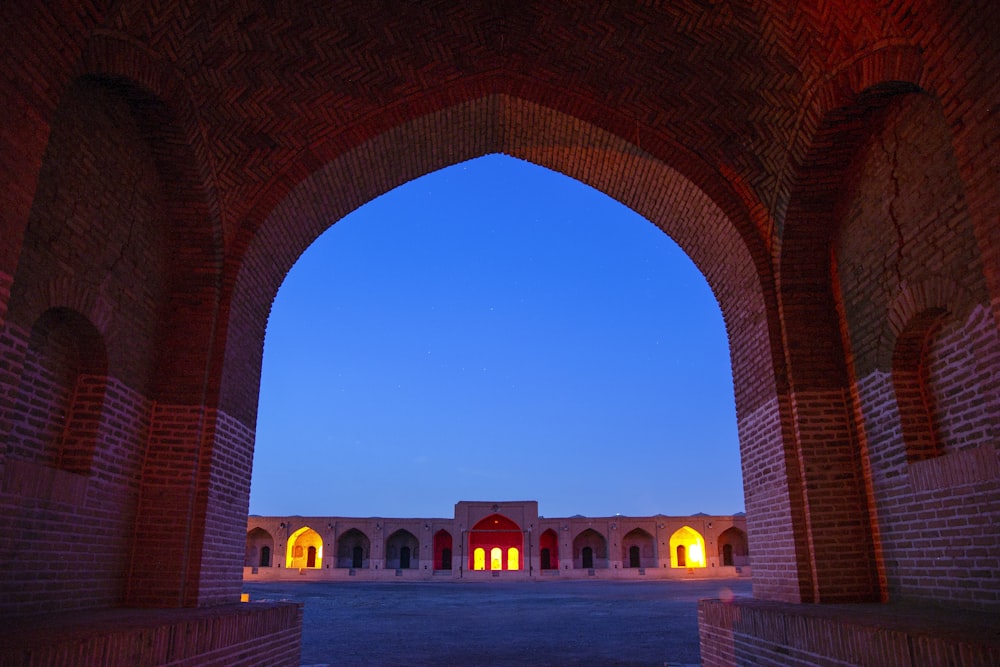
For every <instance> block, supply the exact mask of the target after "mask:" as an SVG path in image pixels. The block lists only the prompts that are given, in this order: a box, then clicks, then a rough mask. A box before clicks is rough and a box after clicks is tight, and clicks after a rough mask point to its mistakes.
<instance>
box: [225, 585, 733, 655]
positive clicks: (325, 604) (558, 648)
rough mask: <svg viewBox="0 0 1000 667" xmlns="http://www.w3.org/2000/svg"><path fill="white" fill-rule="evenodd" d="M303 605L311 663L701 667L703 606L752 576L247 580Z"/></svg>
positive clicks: (253, 591)
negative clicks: (700, 608) (700, 604)
mask: <svg viewBox="0 0 1000 667" xmlns="http://www.w3.org/2000/svg"><path fill="white" fill-rule="evenodd" d="M244 592H247V593H249V594H250V600H251V602H253V601H255V600H256V601H264V600H294V601H296V602H303V603H305V612H304V620H303V631H302V664H303V665H331V666H332V665H385V666H389V665H408V666H412V665H476V666H479V665H482V666H488V665H494V666H497V667H499V666H503V665H656V666H657V667H662V666H663V665H671V666H673V665H696V664H699V663H700V655H699V650H698V618H697V602H698V600H699V599H701V598H719V597H732V596H740V597H749V596H750V581H749V580H746V579H740V580H734V579H712V580H707V579H706V580H698V581H641V582H631V581H629V582H620V581H619V582H609V581H593V580H584V581H555V582H553V581H544V582H475V583H471V582H431V583H412V582H407V583H403V582H399V583H396V582H383V583H367V582H365V583H353V582H348V583H341V582H336V583H334V582H327V583H247V584H246V585H245V586H244Z"/></svg>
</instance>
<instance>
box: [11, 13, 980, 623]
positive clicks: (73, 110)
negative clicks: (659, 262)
mask: <svg viewBox="0 0 1000 667" xmlns="http://www.w3.org/2000/svg"><path fill="white" fill-rule="evenodd" d="M997 24H1000V5H997V4H996V3H993V2H987V1H986V0H978V1H973V2H965V3H933V2H931V3H923V2H921V3H916V2H908V1H903V0H897V1H893V2H889V3H880V4H876V3H868V2H827V1H810V2H763V1H761V2H754V1H748V2H737V3H720V4H713V5H710V6H709V5H705V3H702V2H697V1H695V0H680V1H678V2H670V3H654V4H652V5H651V4H647V3H627V2H626V3H583V4H576V5H573V6H566V5H560V4H552V3H543V2H527V3H516V6H515V5H512V4H510V3H457V2H450V1H444V0H440V1H437V2H427V3H419V4H415V3H402V4H395V3H389V4H384V3H368V2H356V3H346V4H341V5H338V7H337V8H336V11H331V9H330V7H329V3H325V2H312V1H304V2H298V3H264V4H260V3H253V2H244V1H242V0H236V1H235V2H231V3H227V4H225V5H214V4H197V3H196V4H190V3H177V2H171V1H169V0H163V1H162V2H153V3H150V2H131V1H125V2H117V3H105V2H101V1H97V2H84V3H68V2H65V3H62V2H51V3H38V2H31V1H30V0H13V1H11V2H6V3H2V5H0V36H2V39H0V62H3V63H4V65H3V68H4V76H3V77H0V179H2V181H3V186H4V187H3V188H0V359H2V364H0V442H2V443H3V444H2V449H0V472H2V474H0V481H2V486H0V522H2V526H0V528H2V530H0V534H2V535H3V538H2V540H3V541H2V542H0V582H2V590H0V593H2V595H0V600H2V602H0V614H2V616H4V617H11V616H15V615H25V614H35V613H41V612H43V611H50V610H52V609H60V608H102V607H113V606H116V605H120V604H123V603H126V602H127V603H129V604H136V605H154V606H198V605H212V604H216V603H220V602H227V601H231V600H232V599H233V598H234V596H235V594H236V592H237V589H238V565H239V563H240V562H241V554H242V549H243V535H242V526H243V517H242V516H241V515H242V514H244V513H245V511H246V504H247V494H248V490H249V477H250V461H251V460H252V448H253V431H254V426H255V419H256V404H257V389H258V382H259V377H260V361H261V355H262V343H263V335H264V329H265V326H266V322H267V316H268V312H269V309H270V304H271V301H272V300H273V298H274V295H275V294H276V291H277V288H278V286H279V285H280V283H281V281H282V280H283V278H284V275H285V274H286V272H287V271H288V270H289V268H290V267H291V266H292V264H293V263H294V261H295V260H296V258H297V257H298V256H299V255H300V254H301V252H302V251H303V250H304V249H305V248H306V247H308V245H309V244H310V243H311V242H312V241H313V240H314V239H315V238H316V237H317V236H318V235H319V234H320V233H321V232H322V231H323V230H324V229H325V228H326V227H327V226H328V225H330V224H332V223H334V222H335V221H336V220H337V219H339V218H340V217H342V216H343V215H345V214H347V213H348V212H350V211H351V210H353V209H355V208H357V207H358V206H360V205H362V204H364V203H365V202H366V201H369V200H370V199H372V198H373V197H376V196H378V195H379V194H381V193H383V192H386V191H387V190H389V189H391V188H393V187H396V186H398V185H401V184H403V183H405V182H407V181H408V180H411V179H413V178H415V177H417V176H420V175H421V174H424V173H427V172H429V171H432V170H435V169H438V168H441V167H443V166H446V165H449V164H453V163H455V162H457V161H461V160H465V159H470V158H474V157H477V156H480V155H484V154H487V153H494V152H501V153H505V154H508V155H512V156H515V157H518V158H521V159H525V160H529V161H532V162H535V163H537V164H541V165H544V166H546V167H549V168H551V169H554V170H557V171H559V172H562V173H564V174H567V175H569V176H571V177H573V178H577V179H579V180H580V181H582V182H584V183H587V184H590V185H592V186H593V187H595V188H598V189H600V190H602V191H604V192H606V193H608V194H609V195H611V196H612V197H615V198H616V199H618V200H620V201H622V202H623V203H625V204H627V205H628V206H630V207H632V208H634V209H635V210H637V211H638V212H640V213H641V214H642V215H644V216H646V217H647V218H648V219H649V220H650V221H651V222H652V223H653V224H655V225H657V226H658V227H660V228H661V229H663V230H664V231H665V232H666V233H668V234H670V235H671V236H672V237H673V238H674V239H675V240H677V242H678V243H679V244H680V245H681V247H682V248H684V250H685V251H686V252H687V253H688V254H689V255H690V256H691V257H692V259H693V260H694V261H695V263H696V264H697V265H698V266H699V268H700V269H701V270H702V271H703V272H704V274H705V276H706V278H707V279H708V282H709V284H710V285H711V287H712V289H713V291H714V293H715V295H716V298H717V299H718V301H719V304H720V307H721V309H722V312H723V315H724V318H725V322H726V327H727V332H728V335H729V340H730V346H731V354H732V361H733V376H734V381H735V397H734V398H735V401H736V407H737V415H738V421H739V433H740V447H741V456H742V461H743V472H744V482H745V489H746V498H747V510H748V514H749V516H748V528H749V533H750V535H749V539H750V550H751V554H752V558H753V571H754V579H755V581H754V590H755V594H756V595H757V596H758V597H760V598H765V599H771V600H781V601H787V602H800V601H816V602H834V601H865V600H925V601H934V602H937V603H943V604H951V605H955V606H962V607H975V608H984V609H995V608H997V606H998V605H1000V589H998V584H997V579H996V577H995V576H994V575H993V574H992V573H995V572H996V571H997V570H998V569H1000V568H998V565H1000V563H998V561H997V556H996V554H997V553H1000V538H998V536H997V533H996V531H995V530H991V526H992V525H995V524H996V523H997V521H998V519H1000V481H998V475H997V470H998V468H1000V463H998V459H997V442H998V433H997V430H996V429H997V427H996V424H997V423H998V422H1000V419H998V417H997V415H998V412H1000V371H998V369H1000V333H998V322H1000V192H998V188H1000V185H998V184H1000V178H998V163H997V155H998V152H997V146H998V145H1000V123H997V122H996V119H995V114H996V109H997V108H998V102H1000V77H997V76H996V72H997V71H998V70H1000V55H998V49H997V43H996V36H995V34H994V33H995V30H994V29H993V26H996V25H997ZM668 456H669V455H668V454H665V462H664V465H666V457H668ZM70 542H71V543H72V544H73V549H74V550H73V551H72V554H74V555H71V556H67V555H65V554H66V553H67V550H66V548H65V545H66V544H67V543H70ZM40 562H41V563H44V566H42V567H39V566H38V563H40ZM71 562H82V563H85V564H86V567H72V568H71V567H70V566H69V565H68V563H71Z"/></svg>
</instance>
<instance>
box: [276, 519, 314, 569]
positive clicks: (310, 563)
mask: <svg viewBox="0 0 1000 667" xmlns="http://www.w3.org/2000/svg"><path fill="white" fill-rule="evenodd" d="M322 559H323V539H322V538H321V537H320V536H319V533H317V532H316V531H315V530H313V529H312V528H310V527H308V526H305V527H303V528H299V529H298V530H296V531H295V532H294V533H292V534H291V535H290V536H289V537H288V551H287V553H286V555H285V567H287V568H291V569H304V568H318V567H322Z"/></svg>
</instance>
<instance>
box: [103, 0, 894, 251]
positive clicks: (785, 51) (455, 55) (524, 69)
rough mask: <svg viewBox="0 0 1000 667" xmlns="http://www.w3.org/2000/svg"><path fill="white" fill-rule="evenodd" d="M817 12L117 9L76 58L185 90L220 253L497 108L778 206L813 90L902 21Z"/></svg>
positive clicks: (322, 5) (317, 6)
mask: <svg viewBox="0 0 1000 667" xmlns="http://www.w3.org/2000/svg"><path fill="white" fill-rule="evenodd" d="M810 5H813V3H809V2H807V3H802V2H788V3H780V2H778V3H776V2H770V1H768V2H747V3H724V2H707V1H695V0H680V1H671V2H668V3H619V2H608V3H573V4H571V5H566V4H563V3H548V2H510V1H508V2H503V1H500V2H497V1H492V0H490V1H485V0H484V1H479V2H475V1H474V2H462V3H455V2H422V3H414V2H403V1H398V2H393V1H384V2H375V1H373V2H364V3H349V4H344V3H331V2H329V1H328V0H303V1H299V2H276V1H273V0H272V1H262V2H250V1H246V0H238V1H233V2H224V1H220V2H203V1H202V0H198V1H193V0H192V1H191V2H167V1H153V2H148V1H143V2H129V1H123V2H120V3H112V5H111V6H110V8H108V9H107V10H106V12H105V13H104V17H103V20H102V21H101V23H102V26H103V27H99V26H95V27H96V28H97V29H96V30H95V31H94V33H93V34H92V37H91V39H90V41H89V43H88V44H87V46H86V49H87V51H88V52H89V53H90V54H100V55H99V56H98V57H97V59H98V60H108V59H110V58H111V57H113V56H108V55H107V53H109V52H112V51H114V50H115V48H116V46H115V45H118V46H120V45H121V44H127V45H128V48H129V49H132V50H135V51H141V52H142V53H143V54H144V55H145V56H146V57H148V58H149V59H150V61H151V62H153V63H156V64H157V65H158V66H159V67H161V68H162V69H163V70H164V71H166V72H167V73H168V74H167V76H171V77H173V78H175V79H176V80H178V81H182V82H183V83H182V88H183V89H184V94H185V95H186V96H188V97H189V99H190V100H193V104H194V106H195V107H196V112H195V115H196V117H197V118H196V122H197V124H198V126H199V128H200V132H201V133H202V135H203V140H204V144H205V146H206V147H207V151H208V153H209V154H210V155H209V164H210V167H211V169H213V170H214V187H215V194H216V197H217V200H218V205H219V215H220V219H221V222H222V225H223V228H224V230H225V232H224V235H225V238H226V239H227V240H229V241H232V240H233V239H234V238H235V237H236V236H238V232H237V230H238V229H239V228H240V227H241V226H245V225H250V226H251V227H253V226H255V225H256V224H257V223H259V221H260V220H261V218H262V216H264V215H266V213H267V209H268V208H270V207H272V206H273V205H274V204H275V203H276V202H277V201H280V199H281V197H282V196H283V194H285V193H286V192H287V191H288V190H290V189H291V187H293V186H294V184H295V182H297V181H298V180H301V179H302V178H304V176H305V175H306V174H307V173H308V172H310V171H312V170H313V169H315V168H316V167H317V166H319V165H320V164H323V163H325V162H327V161H329V160H330V159H332V158H333V157H335V156H337V155H339V154H342V153H343V152H345V151H346V150H349V149H350V148H352V147H354V146H356V145H358V144H359V143H361V142H363V141H365V140H367V139H370V138H371V137H372V136H375V135H377V134H379V133H381V132H383V131H385V130H387V129H389V128H391V127H394V126H397V125H399V124H401V123H404V122H407V121H408V120H410V119H412V118H415V117H418V116H420V115H423V114H426V113H429V112H432V111H435V110H438V109H441V108H444V107H448V106H451V105H454V104H458V103H461V102H465V101H467V100H469V99H474V98H476V97H480V96H482V95H484V94H489V93H499V94H506V95H510V96H512V97H517V98H523V99H525V100H527V101H531V102H534V103H537V104H541V105H543V106H545V107H549V108H552V109H554V110H556V111H558V112H561V113H563V114H566V115H567V116H570V117H576V118H579V119H581V120H583V121H585V122H587V123H590V124H592V125H594V126H596V127H598V128H600V129H603V130H605V131H608V132H611V133H612V134H616V135H618V136H620V137H622V138H624V139H626V140H629V141H632V142H634V143H636V144H637V145H641V146H642V148H643V149H644V150H647V151H649V152H650V153H651V154H653V155H654V156H655V157H657V158H658V159H661V160H664V161H665V162H667V163H668V164H671V165H672V166H674V167H675V168H677V169H678V170H680V171H681V172H682V173H684V174H685V176H687V177H688V178H690V179H691V180H693V181H694V182H695V183H696V184H698V185H699V186H700V187H702V188H703V189H704V190H705V191H706V192H708V193H709V194H710V195H711V196H713V197H715V198H716V199H718V200H725V198H726V196H727V193H725V192H724V189H725V187H726V184H727V183H728V185H729V186H730V187H732V186H733V184H734V183H735V184H737V185H738V188H742V192H743V193H744V195H745V197H746V198H748V199H750V201H745V202H743V204H742V205H743V206H746V207H747V208H748V209H752V208H753V207H754V206H755V205H756V204H760V205H762V206H763V207H764V208H765V209H766V210H773V209H774V204H775V203H780V202H781V201H783V199H784V194H783V189H784V188H785V187H786V186H785V184H784V182H783V178H784V177H786V175H787V170H788V168H789V166H788V161H789V159H790V157H791V156H790V154H789V152H788V147H789V146H794V145H795V141H794V139H795V137H796V136H797V132H798V131H799V130H800V129H801V128H800V125H801V123H802V122H803V119H802V117H801V114H802V112H801V110H802V108H803V99H804V97H805V96H806V92H805V91H808V90H810V89H811V88H812V87H814V86H815V85H816V82H817V81H819V80H820V79H821V78H822V77H823V76H824V75H823V73H824V72H826V71H828V70H829V63H831V62H840V61H842V60H843V59H845V58H847V57H849V55H850V54H852V53H856V52H857V51H859V50H863V49H865V48H871V47H872V46H874V45H875V43H876V40H882V41H884V40H885V35H893V34H896V33H898V32H899V30H897V29H896V28H895V27H893V26H894V25H895V24H896V23H897V22H899V21H904V20H905V19H906V16H908V14H907V15H906V16H897V15H894V14H893V12H891V11H874V10H872V9H871V7H870V6H869V3H866V2H858V1H855V0H852V1H851V2H845V3H824V2H819V3H815V6H810ZM119 57H125V56H119ZM728 196H731V195H728ZM724 205H725V204H724ZM764 217H765V218H766V217H767V216H764ZM756 224H757V225H764V224H768V223H767V222H766V220H763V219H761V220H757V222H756ZM745 231H746V230H744V233H745ZM760 231H761V232H763V234H764V235H765V236H766V235H767V232H766V230H760Z"/></svg>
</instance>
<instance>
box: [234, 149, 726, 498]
mask: <svg viewBox="0 0 1000 667" xmlns="http://www.w3.org/2000/svg"><path fill="white" fill-rule="evenodd" d="M459 500H498V501H502V500H537V501H538V502H539V512H540V513H541V514H542V515H543V516H551V517H558V516H571V515H574V514H583V515H586V516H609V515H613V514H624V515H634V516H641V515H651V514H667V515H671V514H674V515H684V514H691V513H695V512H707V513H710V514H730V513H733V512H738V511H742V510H743V507H744V505H743V488H742V481H741V473H740V462H739V445H738V441H737V434H736V414H735V405H734V398H733V387H732V372H731V370H730V363H729V351H728V342H727V340H726V334H725V329H724V325H723V322H722V316H721V313H720V311H719V307H718V304H717V303H716V301H715V298H714V297H713V295H712V292H711V290H709V288H708V284H707V283H706V282H705V279H704V278H703V277H702V275H701V274H700V273H699V272H698V270H697V269H696V268H695V267H694V265H693V264H692V263H691V261H690V260H689V259H688V258H687V256H686V255H685V254H684V253H683V252H682V251H681V250H680V249H679V248H678V247H677V245H676V244H675V243H674V242H673V241H672V240H671V239H670V238H669V237H668V236H666V235H665V234H664V233H663V232H661V231H660V230H659V229H657V228H656V227H655V226H653V225H652V224H651V223H649V222H648V221H647V220H646V219H645V218H642V217H640V216H638V215H636V214H635V213H634V212H632V211H631V210H629V209H628V208H626V207H625V206H623V205H621V204H619V203H618V202H616V201H614V200H612V199H610V198H609V197H607V196H605V195H603V194H601V193H600V192H598V191H596V190H593V189H591V188H589V187H587V186H584V185H582V184H580V183H579V182H577V181H573V180H571V179H569V178H567V177H565V176H562V175H561V174H557V173H555V172H552V171H549V170H547V169H544V168H541V167H537V166H534V165H532V164H530V163H527V162H523V161H520V160H515V159H512V158H508V157H503V156H487V157H483V158H479V159H476V160H472V161H469V162H465V163H462V164H458V165H455V166H453V167H449V168H446V169H442V170H441V171H438V172H435V173H433V174H429V175H427V176H424V177H422V178H420V179H417V180H415V181H412V182H410V183H408V184H406V185H404V186H401V187H399V188H397V189H395V190H393V191H391V192H389V193H387V194H385V195H384V196H382V197H379V198H378V199H375V200H373V201H371V202H369V203H368V204H366V205H365V206H362V207H361V208H360V209H358V210H356V211H354V212H353V213H351V214H350V215H348V216H346V217H345V218H343V219H342V220H340V221H339V222H337V223H336V224H335V225H334V226H333V227H331V228H330V229H329V230H327V232H326V233H325V234H323V235H322V236H321V237H320V238H319V239H317V240H316V242H315V243H313V245H312V246H311V247H310V248H309V249H308V250H307V251H306V252H305V253H304V254H303V255H302V257H301V258H300V259H299V261H298V262H297V263H296V264H295V266H294V267H293V268H292V270H291V271H290V272H289V274H288V276H287V277H286V279H285V282H284V284H283V285H282V287H281V289H280V290H279V292H278V295H277V297H276V299H275V302H274V305H273V308H272V311H271V316H270V320H269V321H268V327H267V336H266V339H265V345H264V365H263V372H262V378H261V392H260V411H259V414H258V420H257V442H256V450H255V454H254V470H253V484H252V488H251V494H250V512H251V513H253V514H278V515H286V514H300V515H321V516H322V515H333V516H389V517H451V516H452V512H453V506H454V504H455V502H457V501H459Z"/></svg>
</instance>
